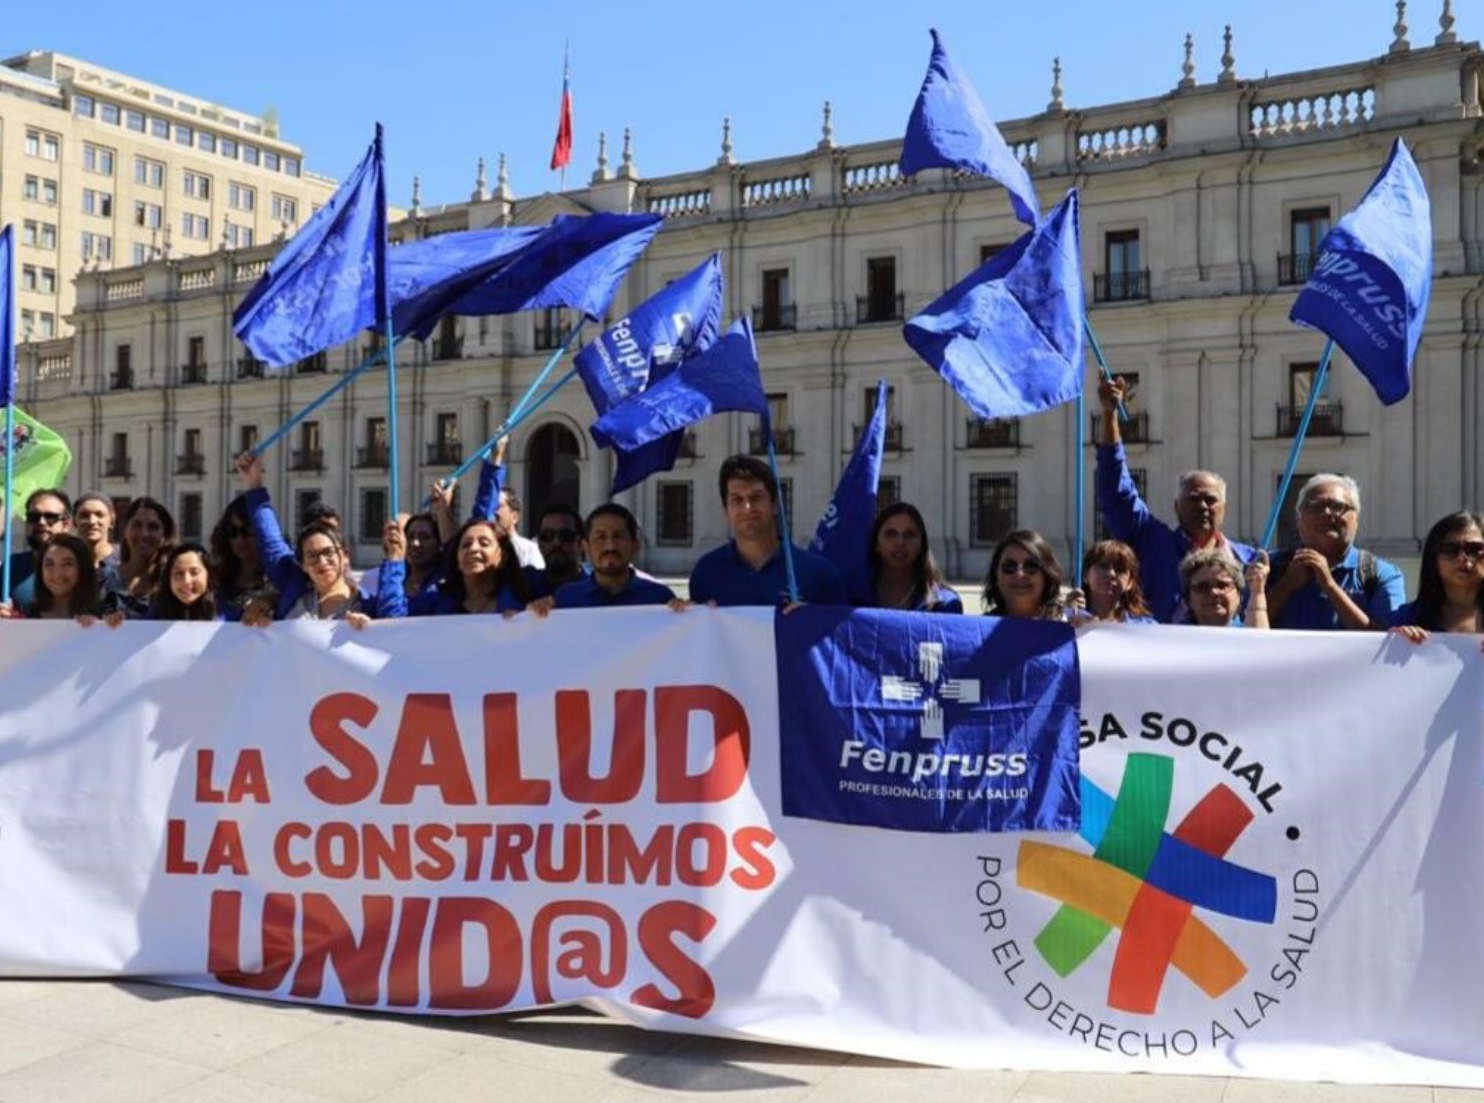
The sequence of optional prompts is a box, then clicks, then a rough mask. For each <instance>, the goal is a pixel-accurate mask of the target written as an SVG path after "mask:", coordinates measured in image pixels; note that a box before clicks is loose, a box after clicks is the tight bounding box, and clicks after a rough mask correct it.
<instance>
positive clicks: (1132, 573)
mask: <svg viewBox="0 0 1484 1103" xmlns="http://www.w3.org/2000/svg"><path fill="white" fill-rule="evenodd" d="M1081 597H1082V604H1083V607H1084V608H1086V610H1087V612H1088V613H1089V614H1091V616H1092V618H1093V619H1094V620H1099V621H1117V622H1118V623H1120V624H1153V623H1154V618H1153V617H1152V616H1150V615H1149V603H1148V602H1147V601H1145V599H1144V591H1143V589H1142V588H1141V587H1140V585H1139V557H1138V556H1137V555H1135V554H1134V549H1133V548H1131V547H1129V546H1128V545H1127V544H1125V543H1124V542H1123V541H1122V540H1099V541H1098V542H1097V543H1095V544H1093V546H1092V547H1090V548H1088V549H1087V552H1086V553H1085V554H1084V555H1083V556H1082V589H1081Z"/></svg>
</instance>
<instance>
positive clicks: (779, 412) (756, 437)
mask: <svg viewBox="0 0 1484 1103" xmlns="http://www.w3.org/2000/svg"><path fill="white" fill-rule="evenodd" d="M768 422H769V424H770V425H771V426H772V429H773V447H774V448H775V449H776V450H777V451H778V453H779V454H780V455H786V456H791V455H793V454H794V433H793V427H792V426H791V425H790V424H789V420H788V395H787V394H786V393H783V392H773V393H770V394H769V395H768ZM747 450H748V451H749V452H750V453H752V454H753V455H754V456H766V455H767V454H768V425H765V424H764V423H763V419H762V418H758V419H757V424H756V425H754V426H753V427H752V428H751V429H749V430H748V431H747Z"/></svg>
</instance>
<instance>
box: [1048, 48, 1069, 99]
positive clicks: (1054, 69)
mask: <svg viewBox="0 0 1484 1103" xmlns="http://www.w3.org/2000/svg"><path fill="white" fill-rule="evenodd" d="M1046 110H1047V111H1064V110H1066V108H1065V106H1064V105H1063V104H1062V102H1061V58H1059V57H1054V58H1052V59H1051V102H1050V103H1048V104H1047V105H1046Z"/></svg>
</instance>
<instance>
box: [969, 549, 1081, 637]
mask: <svg viewBox="0 0 1484 1103" xmlns="http://www.w3.org/2000/svg"><path fill="white" fill-rule="evenodd" d="M1062 580H1063V576H1062V569H1061V565H1060V564H1059V563H1057V561H1056V555H1055V554H1054V553H1053V552H1052V550H1051V545H1050V544H1048V543H1047V542H1046V539H1045V538H1044V537H1043V536H1042V535H1041V534H1040V533H1039V532H1033V531H1032V530H1030V529H1021V530H1019V531H1018V532H1012V533H1011V534H1010V535H1009V536H1007V537H1005V538H1004V539H1003V540H1001V541H1000V542H999V544H998V545H996V547H995V550H994V555H993V556H992V557H991V558H990V560H989V575H988V577H987V578H985V580H984V611H985V612H986V613H988V614H989V615H990V616H995V617H1025V618H1028V619H1031V620H1067V619H1069V618H1070V616H1071V614H1070V613H1069V611H1068V608H1067V606H1066V604H1065V603H1064V602H1063V601H1062V594H1061V587H1062Z"/></svg>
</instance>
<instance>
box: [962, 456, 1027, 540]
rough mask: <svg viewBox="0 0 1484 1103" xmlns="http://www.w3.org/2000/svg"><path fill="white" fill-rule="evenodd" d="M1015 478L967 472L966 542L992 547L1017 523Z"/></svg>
mask: <svg viewBox="0 0 1484 1103" xmlns="http://www.w3.org/2000/svg"><path fill="white" fill-rule="evenodd" d="M1016 479H1017V476H1015V475H1013V474H997V475H971V476H969V542H970V543H971V544H972V545H973V546H974V547H976V548H987V547H993V546H994V545H995V544H998V543H999V542H1000V540H1001V539H1003V538H1004V537H1005V536H1006V535H1008V534H1009V533H1012V532H1014V531H1015V530H1016V529H1017V528H1018V527H1019V526H1018V525H1017V524H1016V510H1017V499H1018V494H1017V491H1016Z"/></svg>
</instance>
